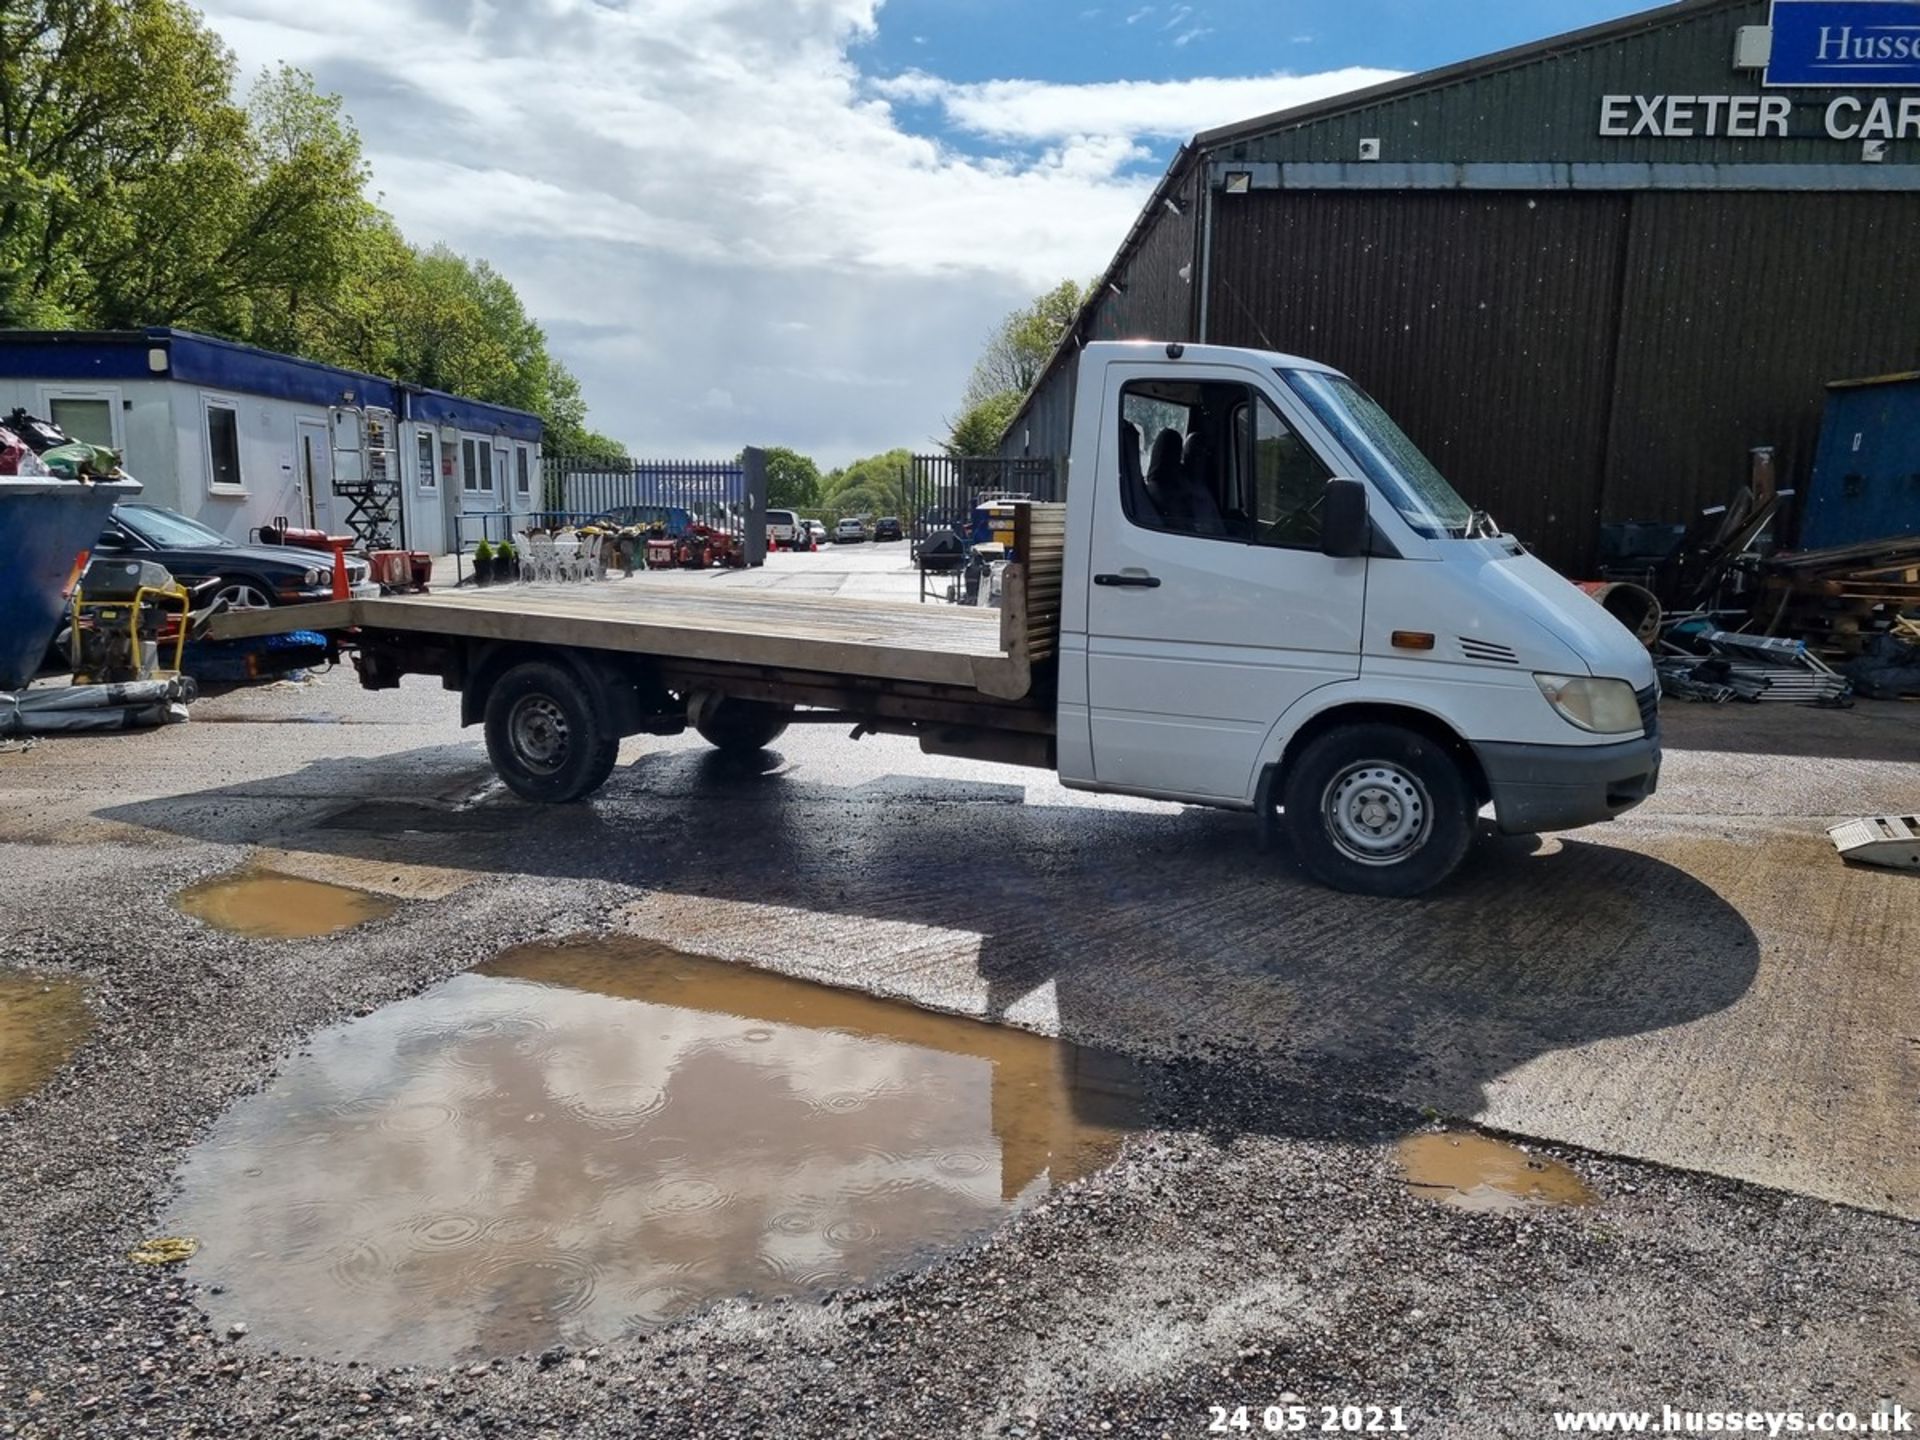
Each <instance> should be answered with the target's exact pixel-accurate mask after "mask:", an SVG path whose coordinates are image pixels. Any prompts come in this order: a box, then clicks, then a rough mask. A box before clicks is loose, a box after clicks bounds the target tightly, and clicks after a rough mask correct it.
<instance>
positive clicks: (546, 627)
mask: <svg viewBox="0 0 1920 1440" xmlns="http://www.w3.org/2000/svg"><path fill="white" fill-rule="evenodd" d="M1013 509H1014V511H1015V516H1014V521H1013V526H1012V529H1011V531H1010V532H1009V534H1010V539H1011V543H1010V544H1009V545H1008V555H1009V563H1008V565H1007V568H1006V572H1005V575H1004V577H1003V580H1002V586H1001V604H1000V608H999V609H998V610H984V609H973V608H969V607H963V606H951V605H919V604H910V603H900V602H895V601H887V600H863V599H850V598H846V597H842V596H825V595H799V594H794V593H793V592H791V591H787V590H779V589H759V588H755V587H753V586H751V585H744V584H739V583H737V582H736V583H729V581H728V579H727V578H726V577H724V576H721V575H712V574H708V573H706V572H700V573H692V572H675V573H672V574H660V575H651V576H649V575H638V576H632V577H629V578H627V579H617V578H615V579H606V580H600V581H588V582H579V583H571V584H556V583H544V584H537V585H520V584H503V585H499V586H495V587H491V588H488V589H474V590H451V591H443V592H439V593H434V594H428V595H395V596H385V597H382V598H379V599H366V600H336V601H330V602H327V603H325V604H320V605H301V606H297V607H290V608H279V609H272V610H247V611H237V612H232V613H229V614H226V615H221V616H218V617H216V618H215V620H214V621H213V624H212V626H211V634H212V636H213V638H214V639H217V640H231V639H241V638H245V637H248V636H257V635H276V634H284V633H286V632H288V631H292V630H318V631H323V632H332V633H334V634H336V635H339V636H340V637H341V641H342V645H343V648H352V649H353V650H355V651H356V652H357V654H356V657H355V663H356V666H357V668H358V670H359V672H360V682H361V684H363V685H365V686H366V687H367V688H369V689H374V690H381V689H391V688H392V687H394V686H396V685H398V684H399V683H400V681H401V679H402V677H404V676H407V675H437V676H438V677H439V678H440V680H441V683H442V684H444V685H445V686H446V687H447V688H448V689H451V690H458V691H459V692H460V695H461V720H462V723H464V724H479V723H483V722H484V723H485V725H486V726H487V744H488V750H489V753H490V754H491V755H492V756H493V760H494V765H495V767H496V768H497V769H499V770H500V773H501V774H502V776H503V777H504V778H506V780H507V782H508V784H509V785H512V786H513V787H514V788H515V790H516V791H517V792H518V793H520V794H522V795H524V796H526V797H527V798H529V799H545V800H567V799H577V798H578V797H579V796H581V795H583V794H585V793H587V792H588V791H590V790H591V789H592V788H593V787H594V786H596V785H598V784H599V783H600V781H601V780H603V779H604V778H605V777H606V774H607V773H608V770H609V769H610V767H611V766H612V763H613V750H614V747H615V746H616V745H617V743H618V740H619V739H620V737H621V736H624V735H635V734H652V735H677V734H679V733H680V732H681V731H683V730H685V729H687V728H689V727H692V728H694V729H697V730H698V731H699V732H700V733H701V734H702V735H704V736H706V737H707V738H708V739H709V740H710V741H712V742H713V743H714V744H716V745H719V746H721V747H722V748H723V749H739V750H745V749H758V748H760V747H761V746H763V745H765V744H766V743H767V742H768V740H770V739H771V738H772V737H773V736H776V735H778V734H779V733H780V732H781V731H782V730H784V729H785V728H786V727H787V725H788V724H790V723H793V722H795V721H802V720H806V721H816V722H848V723H851V724H852V725H853V726H854V732H855V734H856V735H860V734H866V733H872V732H882V731H884V732H887V733H893V734H908V735H913V736H916V737H918V739H919V740H920V744H921V747H922V748H923V749H925V750H928V751H929V752H930V753H937V754H951V755H966V756H971V757H975V758H981V759H1000V760H1006V761H1009V762H1011V763H1015V764H1028V765H1051V764H1052V763H1053V761H1054V758H1055V747H1054V724H1055V719H1054V684H1053V681H1054V670H1053V665H1052V661H1053V658H1054V655H1055V650H1056V645H1057V642H1058V639H1059V631H1060V583H1061V573H1062V551H1063V547H1064V542H1065V532H1066V515H1065V507H1064V506H1060V505H1034V504H1027V503H1021V504H1018V505H1016V506H1014V507H1013Z"/></svg>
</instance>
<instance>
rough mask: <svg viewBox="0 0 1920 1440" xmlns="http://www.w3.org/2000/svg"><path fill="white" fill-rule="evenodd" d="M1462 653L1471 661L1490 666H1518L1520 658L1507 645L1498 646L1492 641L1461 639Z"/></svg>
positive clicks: (1463, 637)
mask: <svg viewBox="0 0 1920 1440" xmlns="http://www.w3.org/2000/svg"><path fill="white" fill-rule="evenodd" d="M1460 651H1461V653H1462V654H1464V655H1465V656H1466V657H1467V659H1469V660H1479V661H1482V662H1484V663H1486V664H1490V665H1518V664H1519V663H1520V657H1519V656H1518V655H1516V654H1514V653H1513V651H1511V650H1509V649H1508V648H1507V647H1506V646H1505V645H1496V644H1494V643H1493V641H1491V640H1472V639H1469V638H1468V637H1467V636H1465V635H1462V636H1461V637H1460Z"/></svg>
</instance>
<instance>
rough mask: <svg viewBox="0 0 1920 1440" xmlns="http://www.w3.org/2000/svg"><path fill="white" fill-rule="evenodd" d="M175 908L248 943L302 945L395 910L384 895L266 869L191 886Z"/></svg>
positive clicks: (384, 915)
mask: <svg viewBox="0 0 1920 1440" xmlns="http://www.w3.org/2000/svg"><path fill="white" fill-rule="evenodd" d="M173 903H174V907H175V908H176V909H178V910H180V911H181V912H182V913H184V914H187V915H191V916H193V918H194V919H196V920H201V921H204V922H205V923H207V924H208V925H211V926H213V927H214V928H215V929H216V930H225V931H226V932H227V933H228V934H230V935H244V936H246V937H247V938H249V939H252V940H307V939H312V938H314V937H315V936H319V935H331V934H333V933H334V932H335V931H338V930H345V929H348V928H350V927H351V926H354V925H359V924H361V923H363V922H365V921H368V920H380V919H384V918H385V917H386V916H388V915H391V914H392V913H393V912H394V910H395V909H397V908H398V902H396V901H394V900H390V899H388V898H387V897H386V896H384V895H374V894H370V893H368V892H367V891H365V890H354V889H352V888H350V887H348V886H345V885H329V884H326V883H325V882H324V881H320V880H302V879H299V878H298V877H296V876H293V875H279V874H275V873H274V872H272V871H270V870H242V871H238V872H236V873H234V874H232V875H221V876H218V877H216V878H214V879H212V880H205V881H202V882H201V883H200V884H198V885H190V886H188V887H187V888H186V889H185V890H182V891H181V892H180V893H179V894H178V895H176V896H174V897H173Z"/></svg>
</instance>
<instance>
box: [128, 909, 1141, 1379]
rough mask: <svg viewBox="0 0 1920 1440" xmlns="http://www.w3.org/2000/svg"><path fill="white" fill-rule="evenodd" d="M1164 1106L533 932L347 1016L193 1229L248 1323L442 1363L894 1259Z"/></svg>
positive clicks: (216, 1147) (707, 965) (293, 1069)
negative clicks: (411, 994) (528, 942)
mask: <svg viewBox="0 0 1920 1440" xmlns="http://www.w3.org/2000/svg"><path fill="white" fill-rule="evenodd" d="M1139 1115H1140V1100H1139V1078H1138V1076H1137V1075H1136V1073H1135V1072H1134V1070H1133V1069H1132V1067H1131V1066H1130V1065H1129V1064H1128V1063H1127V1062H1125V1061H1124V1060H1121V1059H1119V1058H1117V1057H1114V1056H1110V1055H1107V1054H1104V1053H1101V1052H1098V1051H1090V1050H1086V1049H1082V1048H1079V1047H1076V1046H1073V1045H1068V1044H1063V1043H1060V1042H1058V1041H1052V1040H1048V1039H1044V1038H1042V1037H1040V1036H1036V1035H1031V1034H1027V1033H1025V1032H1021V1031H1015V1030H1007V1029H1003V1028H1000V1027H997V1026H992V1025H986V1024H981V1023H979V1022H976V1021H970V1020H961V1019H955V1018H952V1017H949V1016H941V1015H934V1014H930V1013H928V1012H925V1011H921V1010H916V1009H913V1008H911V1007H909V1006H905V1005H898V1004H894V1003H890V1002H887V1001H881V1000H875V999H872V998H871V997H868V996H865V995H860V994H857V993H853V992H848V991H842V990H835V989H830V988H827V987H823V986H818V985H812V984H809V983H807V982H804V981H799V980H793V979H789V978H786V977H783V976H778V975H771V974H767V973H764V972H760V971H755V970H750V969H745V968H742V967H739V966H734V965H728V964H724V963H721V962H718V961H713V960H705V959H700V958H697V957H691V956H686V955H682V954H679V953H677V952H674V951H671V950H668V949H665V948H663V947H660V946H657V945H652V944H648V943H646V942H642V941H638V940H617V941H596V942H592V943H570V944H562V945H556V946H530V947H525V948H521V949H518V950H513V951H509V952H507V953H506V954H504V955H502V956H499V957H497V958H496V959H494V960H492V961H490V962H488V963H487V964H485V965H483V966H481V967H480V968H479V969H478V970H476V971H474V972H471V973H469V974H465V975H461V976H458V977H456V978H454V979H452V980H450V981H448V982H446V983H445V984H443V985H440V986H438V987H436V988H435V989H433V990H430V991H428V992H427V993H425V994H423V995H420V996H418V997H416V998H414V999H411V1000H406V1001H402V1002H399V1003H397V1004H393V1005H389V1006H386V1007H385V1008H383V1009H381V1010H379V1011H376V1012H375V1013H374V1014H372V1015H370V1016H368V1017H366V1018H364V1019H360V1020H355V1021H352V1022H350V1023H348V1024H345V1025H341V1026H337V1027H335V1028H333V1029H331V1030H328V1031H325V1032H323V1033H322V1034H320V1035H319V1036H317V1037H316V1038H315V1039H314V1040H313V1041H312V1042H311V1045H310V1048H309V1051H308V1053H307V1054H305V1055H303V1056H301V1057H300V1058H298V1059H297V1060H295V1061H294V1062H293V1063H291V1064H289V1065H287V1066H286V1067H284V1068H283V1070H282V1071H281V1074H280V1076H279V1078H278V1079H277V1080H275V1081H274V1083H273V1084H272V1086H271V1087H270V1088H269V1089H267V1090H266V1091H265V1092H264V1093H262V1094H259V1095H256V1096H253V1097H250V1098H248V1099H246V1100H243V1101H242V1102H240V1103H239V1104H238V1105H237V1106H235V1107H234V1108H233V1109H232V1110H230V1111H229V1112H228V1113H227V1114H226V1115H225V1116H224V1117H223V1118H222V1120H221V1121H220V1122H219V1124H218V1125H217V1127H216V1129H215V1131H214V1132H213V1134H212V1135H211V1136H210V1137H209V1138H208V1139H207V1140H206V1141H204V1142H203V1143H202V1144H201V1145H200V1146H199V1147H197V1149H196V1150H195V1151H194V1152H193V1153H192V1155H191V1156H190V1157H189V1159H188V1161H187V1164H186V1166H185V1168H184V1171H183V1173H182V1177H181V1178H182V1187H183V1188H182V1194H181V1199H180V1200H179V1202H178V1203H177V1205H176V1207H175V1210H174V1212H173V1213H172V1214H170V1215H169V1216H168V1217H167V1219H166V1221H165V1225H166V1228H167V1230H168V1231H169V1233H175V1234H191V1235H196V1236H198V1237H199V1238H200V1241H201V1247H200V1251H199V1254H198V1255H197V1257H196V1258H195V1259H194V1260H193V1262H192V1265H191V1273H192V1277H193V1278H194V1279H196V1280H198V1281H199V1282H201V1284H202V1285H204V1286H205V1287H207V1288H206V1291H205V1292H204V1303H205V1304H206V1305H207V1306H208V1309H209V1313H210V1315H211V1317H212V1319H213V1320H214V1321H215V1323H216V1325H218V1326H219V1327H220V1328H222V1329H225V1328H227V1327H228V1326H230V1325H232V1324H235V1323H242V1322H243V1323H245V1324H246V1325H247V1326H248V1327H249V1329H250V1331H251V1333H252V1335H253V1336H254V1337H255V1338H256V1339H257V1340H258V1341H259V1342H260V1343H262V1344H264V1345H267V1346H270V1347H272V1348H276V1349H280V1350H285V1351H289V1352H294V1353H300V1354H306V1355H314V1356H324V1357H331V1358H360V1359H372V1360H377V1361H379V1362H381V1363H389V1364H402V1363H407V1364H419V1365H439V1364H446V1363H449V1362H451V1361H453V1360H461V1359H471V1358H480V1357H489V1356H495V1355H503V1354H516V1353H523V1352H528V1351H537V1350H540V1349H543V1348H545V1347H547V1346H550V1345H554V1344H579V1343H591V1342H595V1341H604V1340H609V1339H613V1338H616V1337H618V1336H620V1335H622V1334H626V1333H631V1332H636V1331H645V1330H648V1329H651V1328H654V1327H657V1326H659V1325H661V1324H663V1323H665V1322H667V1321H670V1320H672V1319H674V1318H675V1317H677V1316H680V1315H684V1314H686V1313H688V1312H690V1311H692V1310H695V1309H698V1308H699V1307H701V1306H703V1305H705V1304H708V1303H711V1302H713V1301H715V1300H718V1299H721V1298H724V1297H728V1296H736V1295H751V1296H753V1297H755V1298H771V1297H782V1296H789V1297H814V1296H818V1295H821V1294H823V1293H825V1292H827V1291H830V1290H834V1289H837V1288H840V1287H844V1286H847V1285H852V1284H858V1283H864V1282H869V1281H873V1280H877V1279H880V1278H883V1277H885V1276H887V1275H889V1274H892V1273H895V1272H898V1271H900V1270H902V1269H905V1268H908V1267H910V1266H912V1265H914V1264H916V1263H920V1262H923V1261H924V1260H926V1259H929V1258H931V1257H932V1256H934V1255H935V1254H937V1253H939V1252H940V1251H942V1250H945V1249H949V1248H951V1247H954V1246H957V1245H960V1244H964V1243H966V1242H968V1241H971V1240H973V1239H976V1238H978V1237H980V1236H982V1235H984V1234H986V1233H988V1232H989V1231H991V1230H992V1229H994V1228H995V1227H996V1226H997V1225H998V1224H999V1223H1000V1222H1001V1221H1003V1220H1004V1219H1005V1218H1006V1217H1007V1216H1009V1215H1010V1214H1012V1213H1014V1212H1016V1211H1018V1210H1020V1209H1022V1208H1024V1207H1026V1206H1028V1205H1030V1204H1032V1203H1033V1202H1034V1201H1035V1200H1036V1199H1038V1198H1039V1197H1040V1196H1041V1195H1043V1194H1044V1193H1045V1192H1046V1191H1047V1190H1048V1189H1049V1188H1050V1187H1051V1186H1053V1185H1057V1184H1062V1183H1065V1182H1067V1181H1069V1180H1072V1179H1074V1178H1076V1177H1078V1176H1080V1175H1083V1174H1085V1173H1088V1172H1089V1171H1091V1170H1093V1169H1096V1168H1098V1167H1100V1166H1102V1165H1104V1164H1105V1163H1107V1161H1108V1160H1110V1159H1111V1158H1112V1156H1113V1153H1114V1151H1115V1150H1116V1149H1117V1148H1118V1146H1119V1143H1120V1140H1121V1137H1122V1135H1123V1134H1124V1132H1125V1131H1126V1130H1127V1129H1129V1128H1132V1127H1134V1126H1135V1125H1137V1124H1138V1123H1139ZM214 1287H219V1288H218V1290H217V1291H216V1290H215V1288H214Z"/></svg>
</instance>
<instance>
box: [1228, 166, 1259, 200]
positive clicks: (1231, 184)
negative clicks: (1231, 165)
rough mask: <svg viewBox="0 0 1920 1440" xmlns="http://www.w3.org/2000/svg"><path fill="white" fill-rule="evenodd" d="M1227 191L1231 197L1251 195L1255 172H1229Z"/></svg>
mask: <svg viewBox="0 0 1920 1440" xmlns="http://www.w3.org/2000/svg"><path fill="white" fill-rule="evenodd" d="M1225 189H1226V192H1227V194H1229V195H1245V194H1247V193H1249V192H1250V191H1251V190H1252V189H1253V172H1252V171H1251V170H1229V171H1228V172H1227V179H1226V185H1225Z"/></svg>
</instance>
